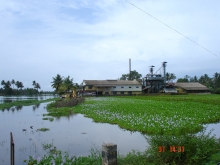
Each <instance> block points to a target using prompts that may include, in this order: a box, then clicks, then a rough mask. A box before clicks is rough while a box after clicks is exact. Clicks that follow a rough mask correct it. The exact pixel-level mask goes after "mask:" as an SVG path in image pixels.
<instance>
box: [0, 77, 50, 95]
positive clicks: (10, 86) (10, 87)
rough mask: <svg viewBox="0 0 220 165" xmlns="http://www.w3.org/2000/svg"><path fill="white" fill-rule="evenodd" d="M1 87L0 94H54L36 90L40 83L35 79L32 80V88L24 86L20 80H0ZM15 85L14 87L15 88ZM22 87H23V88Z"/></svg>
mask: <svg viewBox="0 0 220 165" xmlns="http://www.w3.org/2000/svg"><path fill="white" fill-rule="evenodd" d="M1 85H2V88H0V95H36V94H54V92H50V91H38V89H40V88H41V87H40V84H39V83H37V82H36V81H33V82H32V85H33V88H24V85H23V83H22V82H20V81H15V80H12V81H5V80H2V81H1ZM15 87H16V88H15ZM23 88H24V89H23Z"/></svg>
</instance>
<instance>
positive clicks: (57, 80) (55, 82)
mask: <svg viewBox="0 0 220 165" xmlns="http://www.w3.org/2000/svg"><path fill="white" fill-rule="evenodd" d="M51 83H52V85H51V86H52V88H55V91H56V92H58V91H59V88H60V86H61V84H62V83H63V78H62V77H61V75H59V74H57V75H56V77H53V82H51Z"/></svg>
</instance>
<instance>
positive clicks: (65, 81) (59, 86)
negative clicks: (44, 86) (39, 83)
mask: <svg viewBox="0 0 220 165" xmlns="http://www.w3.org/2000/svg"><path fill="white" fill-rule="evenodd" d="M52 79H53V81H52V82H51V83H52V85H51V87H52V88H54V90H55V92H56V93H58V94H59V95H61V94H64V93H66V92H72V91H75V90H76V89H78V88H79V85H78V84H77V83H73V78H70V76H67V77H63V76H61V75H60V74H57V75H56V76H55V77H53V78H52Z"/></svg>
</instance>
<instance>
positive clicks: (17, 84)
mask: <svg viewBox="0 0 220 165" xmlns="http://www.w3.org/2000/svg"><path fill="white" fill-rule="evenodd" d="M19 83H20V82H19V81H16V82H15V86H16V87H17V89H18V88H19Z"/></svg>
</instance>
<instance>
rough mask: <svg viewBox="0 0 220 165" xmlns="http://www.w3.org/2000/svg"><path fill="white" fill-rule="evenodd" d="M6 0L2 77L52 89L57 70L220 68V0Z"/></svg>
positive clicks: (0, 28)
mask: <svg viewBox="0 0 220 165" xmlns="http://www.w3.org/2000/svg"><path fill="white" fill-rule="evenodd" d="M128 1H129V2H131V3H133V4H134V5H136V6H138V7H139V8H141V9H142V10H144V11H145V12H147V13H148V14H150V15H152V16H153V17H155V18H157V19H158V20H160V21H162V22H163V23H165V24H167V25H169V26H170V27H171V28H173V29H175V30H177V31H178V32H180V33H181V34H183V35H185V36H187V37H188V38H190V39H191V40H193V41H194V42H196V43H198V44H200V45H201V46H203V47H205V48H206V49H208V50H209V51H211V52H212V53H214V54H215V55H213V54H211V53H210V52H208V51H207V50H205V49H203V48H202V47H200V46H198V45H197V44H195V43H193V42H192V41H190V40H188V39H187V38H185V37H183V36H182V35H180V34H179V33H177V32H175V31H174V30H172V29H170V28H169V27H167V26H165V25H164V24H162V23H161V22H159V21H157V20H155V19H154V18H152V17H150V16H149V15H147V14H146V13H144V12H143V11H141V10H139V9H137V8H135V7H134V6H132V5H131V4H129V3H128V2H126V1H125V0H44V1H43V0H0V21H1V23H0V63H1V64H0V70H1V71H0V81H1V80H5V81H7V80H10V81H11V80H12V79H14V80H15V81H21V82H23V84H24V87H25V88H26V87H29V88H30V87H32V81H33V80H35V81H36V82H38V83H39V84H40V85H41V89H42V90H52V88H51V82H52V77H55V76H56V75H57V74H60V75H62V76H64V77H67V76H68V75H69V76H70V77H71V78H73V79H74V82H75V83H79V84H80V83H81V82H82V81H83V80H84V79H85V80H105V79H117V78H120V77H121V75H122V74H125V73H128V71H129V58H131V65H132V66H131V70H136V71H138V72H139V73H141V74H142V76H145V75H146V74H148V73H149V66H150V65H154V66H155V71H156V70H157V69H159V68H160V67H161V62H163V61H167V62H168V63H167V72H170V73H174V74H175V75H176V76H177V78H182V77H184V76H185V75H189V76H195V75H196V76H198V77H200V76H201V75H203V74H205V73H206V74H208V75H209V76H210V77H211V76H213V74H214V73H215V72H220V69H219V67H220V9H219V7H220V1H219V0H213V1H208V0H203V1H201V0H193V1H192V0H184V1H177V0H144V1H143V0H128Z"/></svg>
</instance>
